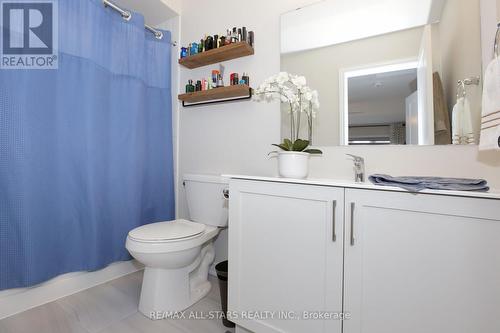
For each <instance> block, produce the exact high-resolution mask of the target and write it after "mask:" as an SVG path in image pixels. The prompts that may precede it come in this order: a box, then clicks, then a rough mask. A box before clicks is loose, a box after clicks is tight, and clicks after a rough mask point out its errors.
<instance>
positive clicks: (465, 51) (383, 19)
mask: <svg viewBox="0 0 500 333" xmlns="http://www.w3.org/2000/svg"><path fill="white" fill-rule="evenodd" d="M480 25H481V20H480V5H479V0H425V1H424V0H381V1H377V2H367V1H366V0H350V1H338V0H324V1H321V2H319V3H316V4H314V5H311V6H308V7H303V8H300V9H298V10H296V11H293V12H289V13H286V14H284V15H283V16H282V20H281V34H282V43H281V49H282V52H281V53H282V54H281V68H282V71H286V72H289V73H293V74H298V75H304V76H305V77H306V78H307V81H308V86H310V87H311V88H312V89H316V90H318V92H319V96H320V102H321V107H320V109H319V111H318V112H317V116H316V119H315V120H314V124H313V126H314V136H313V144H314V145H316V146H335V145H348V144H349V145H382V144H393V145H404V144H407V145H432V144H440V145H443V144H451V143H452V139H453V134H454V133H455V134H457V133H458V134H459V135H460V137H458V136H457V137H456V138H458V140H455V142H454V143H460V144H470V143H477V140H478V133H479V126H480V112H481V80H480V79H479V80H477V77H480V75H481V71H482V69H481V68H482V63H481V57H482V54H481V44H480V40H481V35H480ZM466 79H467V80H466ZM459 80H462V81H464V80H465V81H464V82H468V83H470V84H466V85H463V86H461V85H457V82H458V81H459ZM464 86H465V89H463V87H464ZM458 90H460V91H458ZM457 93H458V94H459V96H458V97H460V98H457ZM457 105H458V108H459V109H461V110H462V111H463V110H464V108H467V106H468V114H470V116H469V118H470V121H469V122H468V123H469V125H468V126H466V125H464V124H462V123H459V124H456V126H455V127H453V126H452V123H453V122H452V119H453V109H454V108H455V109H457ZM287 119H288V117H286V115H285V114H283V115H282V133H283V135H282V136H283V137H285V136H286V133H288V132H289V124H288V121H287ZM303 131H305V129H303ZM303 133H305V132H303Z"/></svg>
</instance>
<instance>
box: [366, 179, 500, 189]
mask: <svg viewBox="0 0 500 333" xmlns="http://www.w3.org/2000/svg"><path fill="white" fill-rule="evenodd" d="M370 181H371V182H372V183H373V184H375V185H380V186H396V187H401V188H403V189H405V190H408V191H410V192H419V191H422V190H424V189H431V190H447V191H477V192H488V191H489V190H490V188H489V187H488V182H487V181H486V180H484V179H461V178H442V177H392V176H388V175H372V176H370Z"/></svg>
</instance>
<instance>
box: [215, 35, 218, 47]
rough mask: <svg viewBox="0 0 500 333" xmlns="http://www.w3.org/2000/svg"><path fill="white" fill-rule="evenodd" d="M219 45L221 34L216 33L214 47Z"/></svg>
mask: <svg viewBox="0 0 500 333" xmlns="http://www.w3.org/2000/svg"><path fill="white" fill-rule="evenodd" d="M218 47H219V35H214V49H216V48H218Z"/></svg>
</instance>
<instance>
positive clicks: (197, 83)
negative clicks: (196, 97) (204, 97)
mask: <svg viewBox="0 0 500 333" xmlns="http://www.w3.org/2000/svg"><path fill="white" fill-rule="evenodd" d="M195 91H201V81H200V80H198V81H196V87H195Z"/></svg>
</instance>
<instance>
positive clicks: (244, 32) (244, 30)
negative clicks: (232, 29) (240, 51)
mask: <svg viewBox="0 0 500 333" xmlns="http://www.w3.org/2000/svg"><path fill="white" fill-rule="evenodd" d="M247 39H248V33H247V27H243V28H241V40H242V41H243V42H246V41H247Z"/></svg>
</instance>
